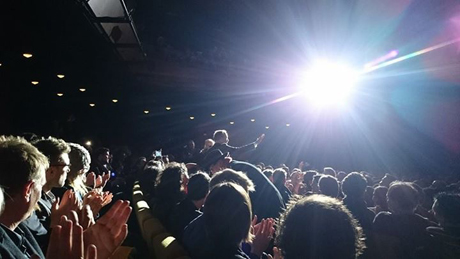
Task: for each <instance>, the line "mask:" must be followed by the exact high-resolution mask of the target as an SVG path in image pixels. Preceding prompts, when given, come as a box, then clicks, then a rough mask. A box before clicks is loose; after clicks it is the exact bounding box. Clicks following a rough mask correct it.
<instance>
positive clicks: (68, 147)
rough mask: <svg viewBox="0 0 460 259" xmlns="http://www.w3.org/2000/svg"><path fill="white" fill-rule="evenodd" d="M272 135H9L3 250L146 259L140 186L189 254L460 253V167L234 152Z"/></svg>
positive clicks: (2, 161) (2, 173) (23, 254)
mask: <svg viewBox="0 0 460 259" xmlns="http://www.w3.org/2000/svg"><path fill="white" fill-rule="evenodd" d="M264 137H265V136H264V135H263V134H262V135H261V136H260V137H259V138H257V139H256V140H255V141H254V142H253V143H250V144H248V145H245V146H242V147H233V146H230V145H229V136H228V133H227V132H226V131H225V130H216V131H215V134H214V136H213V139H207V140H206V141H205V143H204V147H203V149H201V150H199V149H197V148H196V147H195V143H194V142H193V141H190V142H189V143H187V145H186V146H185V147H184V150H183V152H182V153H181V154H175V155H174V156H172V154H170V155H169V156H165V155H162V154H161V151H160V152H158V151H156V152H153V153H152V154H147V155H146V156H145V157H136V156H134V155H132V154H131V152H130V151H129V150H128V149H126V148H120V149H116V150H114V151H113V152H112V150H110V149H108V148H105V147H100V148H98V149H95V150H94V151H92V152H91V153H90V152H89V151H88V150H87V149H86V148H85V147H83V146H81V145H79V144H77V143H69V142H66V141H64V140H62V139H58V138H54V137H46V138H42V137H37V136H31V135H24V136H0V186H1V188H2V190H1V191H0V257H1V258H65V257H69V258H88V259H89V258H91V259H92V258H99V259H101V258H103V259H104V258H112V257H117V255H118V253H119V251H120V249H121V247H122V246H128V247H132V248H133V249H132V250H131V252H130V256H129V257H130V258H149V257H150V255H149V251H147V249H146V248H145V247H146V246H145V244H143V239H142V237H141V238H140V236H142V234H140V230H139V229H140V228H142V226H139V225H138V224H137V221H136V220H133V218H135V217H136V216H135V215H134V213H133V214H131V210H132V208H131V206H130V204H131V203H132V197H133V186H134V185H135V183H139V184H140V186H141V188H142V191H143V193H144V195H145V197H146V199H147V201H148V205H149V208H150V210H151V215H152V216H153V217H154V218H156V219H157V220H158V221H159V222H160V223H161V225H162V226H163V227H164V228H165V229H166V230H167V231H168V232H169V233H170V234H171V235H172V236H173V237H174V238H175V240H177V242H179V244H180V245H181V246H182V247H183V248H184V249H185V250H186V251H187V253H188V255H189V256H190V257H191V258H199V259H202V258H205V259H206V258H224V259H225V258H239V259H243V258H246V259H248V258H251V259H255V258H271V259H273V258H275V259H280V258H284V259H294V258H299V259H300V258H312V259H313V258H318V259H319V258H337V259H339V258H341V259H343V258H345V259H346V258H350V259H352V258H377V259H379V258H381V259H386V258H395V259H399V258H401V259H403V258H404V259H411V258H414V259H415V258H441V259H444V258H460V194H459V193H460V181H459V175H458V174H457V175H456V176H455V175H454V174H453V175H454V176H453V177H452V176H449V177H444V176H439V177H437V178H432V177H428V176H422V177H419V178H417V179H410V178H407V177H405V176H395V175H392V174H389V173H387V174H385V175H383V176H382V175H379V174H376V173H372V172H365V171H361V172H344V171H337V170H335V169H334V168H332V167H325V168H322V169H315V168H314V167H313V166H312V165H310V164H308V163H306V162H303V161H302V162H301V163H300V164H299V165H298V166H296V167H295V168H289V167H288V166H286V165H284V164H282V165H266V164H264V163H258V164H252V163H249V162H247V161H239V160H236V159H234V158H238V157H241V156H242V155H243V154H244V153H247V152H251V151H252V150H254V149H257V148H258V146H259V144H260V143H261V142H262V141H263V139H264ZM139 240H141V241H142V242H139ZM117 258H120V257H117ZM125 258H126V257H125Z"/></svg>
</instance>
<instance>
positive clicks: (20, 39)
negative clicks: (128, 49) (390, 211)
mask: <svg viewBox="0 0 460 259" xmlns="http://www.w3.org/2000/svg"><path fill="white" fill-rule="evenodd" d="M92 1H94V0H92ZM81 3H82V2H80V1H77V0H75V1H73V0H69V1H57V0H45V1H8V2H5V3H2V8H0V12H1V15H0V19H1V23H0V24H1V27H2V29H1V31H2V37H1V40H0V63H1V64H2V66H1V67H0V85H1V88H2V97H1V104H0V108H1V109H2V116H1V118H0V133H7V134H18V133H20V132H26V131H32V132H36V133H38V134H43V135H55V136H61V137H65V138H66V139H68V140H72V141H81V140H83V139H98V140H99V141H100V142H101V143H104V144H107V143H110V144H130V145H133V146H142V145H155V146H161V145H166V143H173V142H174V143H175V144H174V145H176V144H177V143H179V144H177V146H181V145H182V143H183V142H184V141H186V140H187V139H188V138H193V139H195V140H197V141H199V143H201V141H202V140H203V139H204V138H206V137H209V136H210V134H211V133H212V132H213V130H215V129H216V128H227V129H228V130H230V132H231V134H232V136H234V138H233V139H234V144H242V143H245V142H246V141H249V140H252V139H253V138H255V137H256V136H257V135H258V134H260V133H262V132H266V133H267V134H268V135H269V137H270V135H271V138H272V140H271V141H270V138H269V140H268V141H267V143H266V144H265V145H266V148H265V151H260V154H258V155H259V156H260V157H263V156H265V157H267V156H268V157H271V158H273V157H274V158H276V159H275V160H276V161H283V160H286V159H287V158H290V159H292V160H294V159H298V158H305V157H307V158H306V159H307V160H308V159H310V158H311V159H313V160H315V159H316V160H317V161H318V162H317V163H318V164H327V163H330V161H329V160H328V159H327V156H328V155H331V154H333V156H334V158H337V157H340V158H339V159H338V160H339V161H341V162H338V164H339V165H343V166H344V167H345V168H350V170H351V169H355V167H356V166H363V167H369V168H378V169H381V170H384V169H387V170H399V171H401V170H406V169H407V170H413V169H414V168H416V169H417V170H419V167H420V166H417V164H419V162H420V160H424V159H425V158H426V157H436V159H433V161H425V162H424V163H425V164H423V166H427V168H430V169H426V170H438V167H437V164H438V163H447V164H448V166H447V168H450V167H449V166H452V164H455V163H456V162H452V161H453V160H455V161H456V157H457V156H458V154H459V153H460V140H458V139H453V140H452V141H454V142H455V143H457V142H458V143H459V144H458V147H457V145H456V144H455V145H453V148H452V146H450V147H446V145H445V143H446V142H449V140H447V141H444V140H443V141H440V140H439V139H436V138H435V137H433V136H432V135H430V132H429V131H427V130H426V128H429V127H430V125H431V124H430V123H431V122H430V121H427V120H423V123H422V124H421V125H420V124H419V125H415V124H414V123H412V121H411V120H410V119H407V117H412V118H413V117H414V116H412V114H409V115H407V114H406V115H404V114H403V112H400V111H407V110H410V109H414V110H417V109H418V107H427V102H429V103H433V102H434V101H433V100H434V99H435V100H437V101H438V102H440V103H447V102H453V103H454V105H453V106H449V107H447V108H445V109H447V110H448V111H449V112H447V114H456V112H458V108H459V107H460V106H458V104H457V103H458V100H460V98H459V91H458V82H460V80H458V79H459V78H458V77H459V76H458V75H459V74H458V73H456V71H458V55H448V56H449V59H448V60H445V59H444V60H442V62H444V63H442V62H441V61H439V60H437V59H436V58H431V59H430V60H435V61H433V62H435V63H429V64H431V66H432V67H429V68H428V69H427V67H424V66H426V64H427V63H426V60H425V59H423V58H420V57H418V58H414V59H410V60H408V61H405V62H401V63H398V64H395V65H394V66H391V67H388V68H384V69H382V70H380V71H379V72H377V73H372V74H371V76H370V77H369V78H367V79H366V84H365V85H364V86H360V87H361V88H360V90H362V91H360V93H361V94H360V95H358V96H356V97H355V99H356V100H355V101H356V102H355V103H354V105H353V109H354V110H353V112H354V113H353V114H351V115H350V114H348V115H344V114H336V113H335V112H323V113H320V114H317V113H315V112H314V111H313V110H311V109H309V108H308V107H307V106H306V105H305V104H304V103H305V101H302V100H288V101H284V102H278V103H273V100H275V99H277V98H280V97H282V96H285V95H288V94H290V93H292V92H293V91H294V90H295V89H293V86H292V78H291V77H292V74H293V71H295V70H298V69H300V68H302V67H305V66H306V65H307V64H308V62H309V61H311V60H312V59H313V58H314V57H315V56H323V57H329V58H332V59H342V60H343V59H345V60H348V61H349V62H350V63H352V64H354V65H362V64H365V63H366V62H369V61H371V60H374V59H375V58H377V57H379V56H381V55H383V54H385V53H387V52H388V51H390V50H393V49H397V50H398V51H399V52H400V55H405V54H409V53H411V52H414V51H417V50H420V49H423V48H426V47H427V46H430V45H432V44H434V43H436V41H435V40H434V39H437V38H438V35H440V34H442V31H443V30H444V27H446V23H447V22H448V21H449V17H454V16H455V14H456V12H457V11H456V10H459V9H458V8H457V5H456V4H455V1H450V0H445V1H442V2H439V1H434V0H433V1H431V0H421V1H415V0H414V1H411V0H405V1H396V0H395V1H393V0H392V1H373V0H371V1H358V0H354V1H332V0H331V1H307V0H305V1H294V0H268V1H267V0H264V1H262V0H255V1H247V0H235V1H228V0H227V1H226V0H213V1H209V0H198V1H187V0H167V1H163V0H132V1H127V6H128V9H129V10H130V11H131V14H132V16H133V20H134V23H135V25H136V29H137V32H138V36H139V39H140V42H141V44H142V48H143V50H144V51H145V54H146V58H145V59H144V60H141V61H123V60H122V59H120V57H119V56H118V55H117V53H116V51H115V49H114V47H113V45H112V44H111V43H110V42H108V41H107V40H106V39H105V38H104V37H102V36H101V34H99V33H98V32H97V30H96V29H95V27H94V26H93V25H92V24H91V23H90V21H89V19H88V16H87V15H86V14H85V10H84V9H83V8H82V4H81ZM457 36H458V35H457ZM448 48H449V49H452V48H451V46H449V47H448ZM26 52H27V53H32V54H33V57H32V58H30V59H26V58H24V57H23V56H22V54H23V53H26ZM433 53H434V54H433ZM454 53H455V52H454ZM438 54H439V52H437V53H435V52H431V53H429V54H427V55H425V56H426V57H437V56H436V55H438ZM425 56H423V57H425ZM436 62H438V63H436ZM439 62H441V64H440V63H439ZM433 68H434V70H436V69H437V70H440V68H442V69H441V71H443V72H445V73H444V74H448V75H449V76H450V77H449V80H439V77H437V78H436V77H434V76H433V75H427V73H428V72H427V71H430V69H431V70H433ZM446 71H447V72H446ZM453 71H454V73H453ZM58 73H62V74H65V78H64V79H59V78H57V76H56V75H57V74H58ZM32 80H36V81H39V84H38V85H32V84H31V83H30V82H31V81H32ZM402 86H403V87H402ZM82 87H84V88H85V89H86V91H85V92H80V91H79V90H78V89H79V88H82ZM400 88H402V89H403V92H404V94H407V96H410V97H408V99H407V100H411V101H403V102H399V103H395V101H394V100H395V99H396V100H400V99H398V98H400V96H399V95H398V96H396V97H395V94H399V92H400V91H402V90H401V89H400ZM58 92H59V93H63V94H64V96H62V97H58V96H57V95H56V94H57V93H58ZM427 98H428V99H429V100H428V99H427ZM433 98H434V99H433ZM112 99H118V103H113V102H112ZM90 103H95V104H96V106H95V107H90V106H89V104H90ZM398 105H399V106H398ZM417 105H418V106H417ZM166 106H171V107H172V109H171V111H166V110H165V107H166ZM144 110H148V111H149V113H148V114H145V113H144ZM211 113H216V114H217V116H216V117H211V116H210V114H211ZM190 116H194V117H195V119H194V120H190V119H189V117H190ZM405 116H406V117H405ZM252 118H255V119H256V121H255V122H250V119H252ZM350 120H359V121H360V125H359V126H360V127H361V128H364V130H363V129H361V130H362V131H363V132H353V133H350V131H352V130H353V129H356V128H357V126H356V125H354V126H350V122H349V121H350ZM230 121H234V122H235V124H234V125H229V122H230ZM312 121H315V122H317V123H318V125H317V127H315V128H312V126H311V123H312ZM286 123H290V124H291V127H290V128H289V130H290V131H287V127H286V126H285V125H286ZM424 123H425V124H424ZM440 124H442V125H447V126H446V127H445V128H447V129H448V130H449V132H450V131H452V132H456V131H457V130H460V122H459V121H458V120H456V119H455V115H452V116H450V117H449V116H448V117H446V120H445V121H441V122H440ZM266 126H269V127H270V130H266V129H265V127H266ZM355 131H356V130H355ZM204 134H206V135H204ZM459 135H460V134H459ZM299 138H300V139H301V140H302V141H300V140H299ZM273 139H276V141H275V140H273ZM344 139H347V140H346V141H345V140H344ZM452 141H451V142H452ZM299 143H302V145H299ZM304 143H307V144H304ZM401 143H404V144H401ZM199 145H201V144H199ZM323 149H324V150H323ZM305 150H308V152H307V151H305ZM311 150H313V151H311ZM325 150H326V151H325ZM350 150H352V151H350ZM420 150H423V152H420ZM292 152H295V153H296V155H295V157H292V155H291V153H292ZM392 152H395V153H397V154H400V153H401V152H404V155H402V156H401V155H397V156H399V157H398V158H394V157H393V155H392V154H391V153H392ZM382 153H384V154H383V155H382ZM433 153H435V154H437V155H433ZM360 158H365V160H368V161H367V162H362V161H360ZM361 160H363V159H361ZM447 160H448V161H447ZM408 161H410V162H408ZM446 161H447V162H446ZM403 165H404V166H403ZM405 166H407V167H405ZM382 168H384V169H382ZM433 168H434V169H433ZM439 170H441V169H439ZM442 170H446V168H442Z"/></svg>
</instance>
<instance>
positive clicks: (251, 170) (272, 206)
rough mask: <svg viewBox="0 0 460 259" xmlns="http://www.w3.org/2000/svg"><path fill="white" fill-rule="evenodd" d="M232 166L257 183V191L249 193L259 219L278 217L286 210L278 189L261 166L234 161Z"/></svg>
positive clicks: (253, 210) (254, 211) (253, 209)
mask: <svg viewBox="0 0 460 259" xmlns="http://www.w3.org/2000/svg"><path fill="white" fill-rule="evenodd" d="M230 168H231V169H233V170H236V171H242V172H243V173H245V174H246V175H247V176H248V178H249V179H251V181H252V182H253V183H254V185H255V191H254V192H251V193H250V194H249V196H250V198H251V203H252V214H253V215H257V217H258V219H259V220H262V219H265V218H278V217H279V215H280V213H281V212H282V211H283V210H284V208H285V206H284V202H283V198H282V197H281V194H280V193H279V191H278V189H276V187H275V186H274V185H273V183H272V182H270V180H269V179H268V178H267V177H266V176H265V175H264V174H262V172H261V171H260V170H259V168H257V167H255V166H254V165H252V164H250V163H246V162H240V161H232V162H231V163H230Z"/></svg>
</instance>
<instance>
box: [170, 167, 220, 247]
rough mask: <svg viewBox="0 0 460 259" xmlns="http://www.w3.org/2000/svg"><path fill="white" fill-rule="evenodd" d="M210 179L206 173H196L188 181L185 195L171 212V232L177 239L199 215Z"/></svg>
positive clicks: (207, 191)
mask: <svg viewBox="0 0 460 259" xmlns="http://www.w3.org/2000/svg"><path fill="white" fill-rule="evenodd" d="M210 180H211V179H210V178H209V176H208V175H207V174H204V173H196V174H194V175H193V176H192V177H191V178H190V180H189V181H188V184H187V196H186V197H185V199H184V200H182V201H181V202H180V203H179V204H177V205H176V207H175V208H174V210H173V212H172V213H171V219H170V222H171V232H172V234H173V235H174V236H175V237H176V238H177V239H178V240H181V239H182V234H183V232H184V229H185V227H186V226H187V225H188V224H189V223H190V222H191V221H192V220H194V219H195V218H196V217H198V216H200V215H201V211H200V210H201V207H203V204H204V201H205V199H206V196H207V195H208V193H209V181H210Z"/></svg>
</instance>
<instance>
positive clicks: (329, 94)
mask: <svg viewBox="0 0 460 259" xmlns="http://www.w3.org/2000/svg"><path fill="white" fill-rule="evenodd" d="M358 79H359V73H358V72H357V71H355V70H354V69H352V68H350V67H348V66H347V65H344V64H341V63H334V62H329V61H326V60H320V61H317V62H315V63H314V65H313V66H312V67H311V69H310V70H308V71H307V73H306V74H305V75H304V76H303V78H302V80H301V85H300V89H301V92H302V94H303V95H304V96H305V97H306V98H307V99H308V100H309V102H310V103H312V104H315V105H316V106H329V105H336V104H339V105H340V104H343V103H345V102H346V100H347V99H348V96H349V95H350V94H351V92H352V90H353V88H354V87H355V84H356V83H357V81H358Z"/></svg>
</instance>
